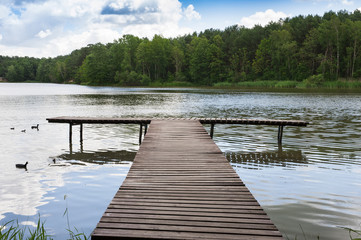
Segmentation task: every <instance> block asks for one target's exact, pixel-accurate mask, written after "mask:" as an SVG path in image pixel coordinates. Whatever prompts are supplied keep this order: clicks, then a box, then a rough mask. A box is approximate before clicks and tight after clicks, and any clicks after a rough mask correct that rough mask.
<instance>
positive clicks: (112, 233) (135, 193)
mask: <svg viewBox="0 0 361 240" xmlns="http://www.w3.org/2000/svg"><path fill="white" fill-rule="evenodd" d="M47 120H48V121H49V122H56V123H68V124H69V126H70V128H69V129H70V130H69V139H70V142H71V138H72V126H73V125H80V127H81V128H80V135H81V136H80V140H81V141H82V139H83V136H82V134H83V124H139V125H140V134H139V143H141V140H142V135H143V127H145V131H144V133H145V134H146V135H145V137H144V140H143V142H142V144H141V146H140V148H139V150H138V153H137V154H136V157H135V159H134V163H133V164H132V167H131V168H130V170H129V173H128V175H127V177H126V179H125V180H124V182H123V184H122V186H121V187H120V188H119V191H118V192H117V193H116V194H115V197H114V198H113V200H112V201H111V203H110V204H109V206H108V208H107V209H106V211H105V213H104V215H103V216H102V217H101V219H100V221H99V223H98V225H97V227H96V228H95V230H94V231H93V233H92V235H91V237H92V239H93V240H98V239H222V240H223V239H241V240H242V239H247V240H248V239H253V240H257V239H263V240H272V239H283V238H282V234H281V233H280V232H279V231H278V230H277V228H276V226H275V225H274V224H273V223H272V221H271V220H270V218H269V217H268V216H267V214H266V213H265V212H264V211H263V209H262V207H261V206H260V205H259V203H258V202H257V200H256V199H255V198H254V197H253V195H252V194H251V193H250V191H249V190H248V189H247V187H246V186H245V185H244V184H243V182H242V181H241V179H240V178H239V176H238V175H237V173H236V172H235V171H234V170H233V168H232V166H231V165H230V164H229V162H228V161H227V160H226V158H225V157H224V155H223V154H222V152H221V150H220V149H219V148H218V147H217V145H216V144H215V143H214V142H213V140H212V137H213V131H214V125H215V124H253V125H275V126H278V143H280V142H281V141H282V132H283V127H284V126H307V124H308V123H307V122H304V121H284V120H258V119H214V118H191V119H175V118H173V119H133V118H131V119H128V118H83V117H57V118H48V119H47ZM202 124H210V125H211V129H210V134H208V133H207V131H206V130H205V129H204V128H203V126H202ZM148 125H149V129H148Z"/></svg>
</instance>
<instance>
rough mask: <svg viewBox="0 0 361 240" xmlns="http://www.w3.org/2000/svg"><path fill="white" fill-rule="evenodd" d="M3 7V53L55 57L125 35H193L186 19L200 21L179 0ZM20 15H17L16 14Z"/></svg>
mask: <svg viewBox="0 0 361 240" xmlns="http://www.w3.org/2000/svg"><path fill="white" fill-rule="evenodd" d="M5 2H6V4H5V3H4V2H2V1H1V3H0V32H1V34H2V40H1V44H0V52H1V54H2V55H18V56H24V55H28V56H36V57H55V56H58V55H64V54H69V53H70V52H71V51H72V50H74V49H77V48H81V47H84V46H86V45H88V44H94V43H97V42H101V43H108V42H113V40H114V39H117V38H120V37H121V36H122V35H123V34H129V33H130V34H134V35H137V36H140V37H152V36H153V35H154V34H160V35H163V36H165V37H175V36H178V35H182V34H186V33H190V32H193V31H194V30H192V29H189V28H184V27H182V26H180V20H181V19H189V20H192V19H199V18H200V15H199V13H197V12H196V11H195V9H194V7H193V5H189V6H188V7H187V8H186V9H183V8H182V3H181V2H180V1H179V0H109V1H104V0H41V1H22V4H21V5H15V4H14V3H13V1H5ZM14 11H15V12H14Z"/></svg>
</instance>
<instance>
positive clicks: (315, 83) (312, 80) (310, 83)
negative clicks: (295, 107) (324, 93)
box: [303, 74, 324, 88]
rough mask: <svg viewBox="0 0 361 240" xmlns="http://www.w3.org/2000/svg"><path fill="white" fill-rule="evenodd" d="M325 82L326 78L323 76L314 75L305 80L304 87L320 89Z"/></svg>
mask: <svg viewBox="0 0 361 240" xmlns="http://www.w3.org/2000/svg"><path fill="white" fill-rule="evenodd" d="M323 82H324V77H323V75H322V74H318V75H312V76H310V77H308V78H306V79H305V80H303V84H304V87H306V88H316V87H320V86H321V85H322V83H323Z"/></svg>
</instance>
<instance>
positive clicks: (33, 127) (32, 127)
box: [31, 124, 39, 130]
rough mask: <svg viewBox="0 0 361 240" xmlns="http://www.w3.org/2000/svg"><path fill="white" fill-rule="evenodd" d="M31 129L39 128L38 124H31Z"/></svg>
mask: <svg viewBox="0 0 361 240" xmlns="http://www.w3.org/2000/svg"><path fill="white" fill-rule="evenodd" d="M31 129H38V130H39V124H36V126H31Z"/></svg>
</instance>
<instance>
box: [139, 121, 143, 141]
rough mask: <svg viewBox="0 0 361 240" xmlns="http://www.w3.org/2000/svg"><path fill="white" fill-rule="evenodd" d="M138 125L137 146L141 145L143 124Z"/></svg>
mask: <svg viewBox="0 0 361 240" xmlns="http://www.w3.org/2000/svg"><path fill="white" fill-rule="evenodd" d="M139 125H140V129H139V145H140V144H142V135H143V124H139Z"/></svg>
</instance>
